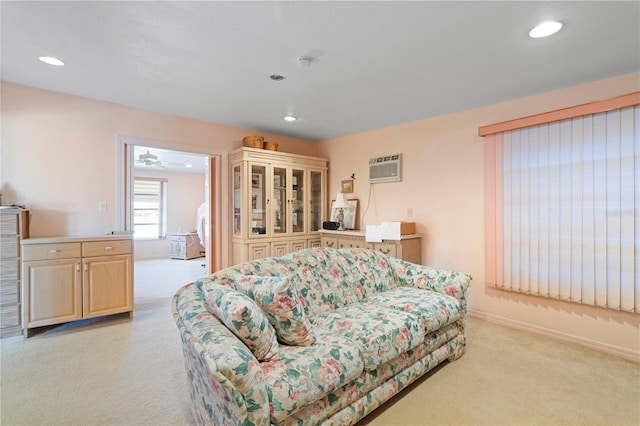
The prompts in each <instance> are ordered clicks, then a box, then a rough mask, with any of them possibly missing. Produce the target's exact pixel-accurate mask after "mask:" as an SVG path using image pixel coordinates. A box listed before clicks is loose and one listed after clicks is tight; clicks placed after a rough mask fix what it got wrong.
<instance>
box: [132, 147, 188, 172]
mask: <svg viewBox="0 0 640 426" xmlns="http://www.w3.org/2000/svg"><path fill="white" fill-rule="evenodd" d="M136 163H138V164H144V165H145V166H150V167H151V166H158V167H160V168H163V169H166V168H167V167H165V166H168V167H172V166H173V167H178V168H183V167H191V165H189V164H184V163H177V162H175V161H164V160H159V159H158V156H157V155H155V154H152V153H151V152H149V150H147V152H145V153H143V154H140V155H139V156H138V159H137V160H136Z"/></svg>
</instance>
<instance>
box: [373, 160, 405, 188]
mask: <svg viewBox="0 0 640 426" xmlns="http://www.w3.org/2000/svg"><path fill="white" fill-rule="evenodd" d="M401 162H402V154H390V155H383V156H381V157H374V158H372V159H370V160H369V182H370V183H383V182H400V181H401V180H402V176H401V172H400V171H401Z"/></svg>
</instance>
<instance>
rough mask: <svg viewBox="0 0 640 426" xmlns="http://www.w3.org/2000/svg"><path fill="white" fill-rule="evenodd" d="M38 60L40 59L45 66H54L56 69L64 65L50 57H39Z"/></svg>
mask: <svg viewBox="0 0 640 426" xmlns="http://www.w3.org/2000/svg"><path fill="white" fill-rule="evenodd" d="M38 59H40V60H41V61H42V62H44V63H45V64H49V65H55V66H56V67H61V66H63V65H64V62H62V61H61V60H60V59H58V58H53V57H51V56H40V57H39V58H38Z"/></svg>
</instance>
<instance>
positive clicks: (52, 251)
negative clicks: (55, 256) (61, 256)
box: [49, 249, 60, 253]
mask: <svg viewBox="0 0 640 426" xmlns="http://www.w3.org/2000/svg"><path fill="white" fill-rule="evenodd" d="M49 253H60V250H57V249H51V250H49Z"/></svg>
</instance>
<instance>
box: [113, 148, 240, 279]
mask: <svg viewBox="0 0 640 426" xmlns="http://www.w3.org/2000/svg"><path fill="white" fill-rule="evenodd" d="M207 151H208V152H207ZM227 158H228V155H227V153H226V152H216V151H215V150H207V149H206V148H204V147H198V146H190V145H183V144H175V143H168V142H162V141H156V140H150V139H144V138H139V137H132V136H118V159H119V161H118V169H119V170H118V173H117V176H118V183H117V185H118V194H117V197H116V198H117V200H118V206H117V209H118V223H117V225H118V229H122V230H125V231H126V232H131V233H133V234H134V241H135V244H134V251H135V252H134V259H135V260H141V259H151V258H166V259H170V258H172V254H175V253H174V252H173V251H172V237H175V236H179V237H180V239H183V240H185V239H186V243H187V244H189V250H190V251H189V255H188V257H189V258H193V257H194V256H196V255H197V256H200V255H202V256H203V257H202V264H203V275H206V274H209V273H212V272H213V271H216V270H218V269H220V268H221V267H222V266H223V265H226V264H227V263H228V262H229V259H228V258H227V257H228V256H227V255H225V254H224V252H228V250H224V251H223V247H228V243H225V241H223V239H224V238H230V237H229V236H228V235H227V234H228V233H225V232H223V231H222V227H221V224H222V223H225V220H228V217H225V216H228V214H227V215H225V211H226V210H228V208H227V207H225V206H227V204H228V201H227V200H224V199H223V197H222V195H221V194H222V192H223V191H222V188H223V187H226V185H228V183H227V180H228V178H227V177H226V175H227V174H228V166H227V164H226V163H227ZM189 166H190V167H189ZM137 180H139V181H140V185H138V186H136V181H137ZM145 180H146V181H147V182H149V181H151V182H154V181H155V182H164V183H165V186H164V188H161V187H162V185H148V186H145V185H144V181H145ZM148 188H151V190H149V189H148ZM153 188H160V189H159V190H158V191H159V192H154V191H156V189H153ZM136 191H138V196H137V198H136ZM146 192H150V193H151V195H149V194H147V193H146ZM136 200H137V201H138V203H137V204H136ZM145 202H147V203H146V205H145ZM141 230H145V231H144V232H142V231H141ZM134 231H136V232H134ZM136 233H139V235H138V236H136ZM145 237H146V238H145ZM183 248H184V244H183ZM194 250H197V254H194ZM179 254H181V255H182V254H183V253H182V252H180V253H179ZM185 254H186V253H185ZM185 260H187V259H185Z"/></svg>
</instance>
